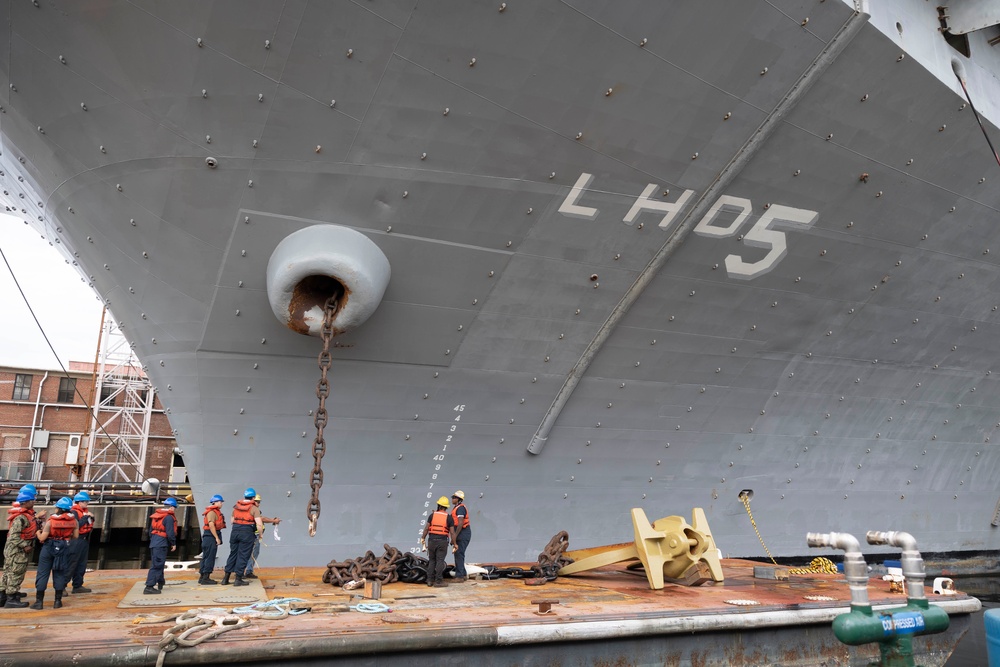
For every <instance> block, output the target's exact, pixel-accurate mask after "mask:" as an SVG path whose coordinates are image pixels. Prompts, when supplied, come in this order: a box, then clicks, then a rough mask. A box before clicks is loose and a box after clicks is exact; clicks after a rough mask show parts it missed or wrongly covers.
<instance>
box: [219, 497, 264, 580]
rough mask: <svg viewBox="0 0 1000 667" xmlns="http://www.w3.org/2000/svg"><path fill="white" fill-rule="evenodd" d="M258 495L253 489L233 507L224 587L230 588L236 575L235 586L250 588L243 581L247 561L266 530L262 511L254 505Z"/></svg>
mask: <svg viewBox="0 0 1000 667" xmlns="http://www.w3.org/2000/svg"><path fill="white" fill-rule="evenodd" d="M256 495H257V491H255V490H254V489H253V488H252V487H251V488H248V489H247V490H246V491H244V492H243V500H240V501H238V502H237V503H236V504H235V505H234V506H233V530H232V532H230V533H229V558H228V559H227V560H226V576H224V577H223V578H222V585H223V586H228V585H229V584H230V583H232V582H230V581H229V578H230V577H231V576H232V575H233V573H234V572H235V573H236V582H235V583H233V585H234V586H249V585H250V584H248V583H247V582H246V581H244V580H243V573H244V572H245V571H246V569H247V561H249V560H250V554H251V553H252V552H253V543H254V540H255V539H256V537H255V535H259V534H260V533H261V532H262V531H263V530H264V523H263V522H262V521H261V519H260V509H258V507H257V505H255V504H254V501H253V499H254V497H255V496H256Z"/></svg>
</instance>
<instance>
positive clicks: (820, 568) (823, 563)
mask: <svg viewBox="0 0 1000 667" xmlns="http://www.w3.org/2000/svg"><path fill="white" fill-rule="evenodd" d="M788 572H789V573H790V574H823V573H826V574H837V566H836V565H835V564H834V562H833V561H832V560H830V559H829V558H824V557H823V556H820V557H819V558H813V559H812V560H811V561H809V565H807V566H806V567H795V568H792V569H790V570H788Z"/></svg>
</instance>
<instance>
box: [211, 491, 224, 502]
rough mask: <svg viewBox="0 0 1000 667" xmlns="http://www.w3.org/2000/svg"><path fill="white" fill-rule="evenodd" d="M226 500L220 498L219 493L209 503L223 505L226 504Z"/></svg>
mask: <svg viewBox="0 0 1000 667" xmlns="http://www.w3.org/2000/svg"><path fill="white" fill-rule="evenodd" d="M225 500H226V499H225V498H223V497H222V496H220V495H219V494H218V493H217V494H215V495H214V496H212V499H211V500H209V501H208V502H210V503H221V502H225Z"/></svg>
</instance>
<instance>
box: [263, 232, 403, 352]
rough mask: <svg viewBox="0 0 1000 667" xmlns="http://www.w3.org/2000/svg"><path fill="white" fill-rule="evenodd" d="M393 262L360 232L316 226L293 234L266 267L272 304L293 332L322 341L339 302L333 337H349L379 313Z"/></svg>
mask: <svg viewBox="0 0 1000 667" xmlns="http://www.w3.org/2000/svg"><path fill="white" fill-rule="evenodd" d="M390 274H391V271H390V267H389V260H388V259H387V258H386V256H385V254H384V253H383V252H382V250H381V249H380V248H379V247H378V246H377V245H375V243H374V242H373V241H372V240H371V239H369V238H368V237H367V236H365V235H364V234H362V233H361V232H358V231H355V230H353V229H350V228H348V227H341V226H339V225H314V226H312V227H305V228H303V229H300V230H298V231H297V232H294V233H292V234H289V235H288V236H286V237H285V238H284V239H282V241H281V243H279V244H278V246H277V247H276V248H275V249H274V252H273V253H271V259H270V260H269V261H268V263H267V300H268V301H269V302H270V304H271V310H272V311H274V316H275V317H277V318H278V321H280V322H281V323H283V324H284V325H285V326H287V327H288V328H289V329H291V330H292V331H295V332H298V333H301V334H306V335H311V336H319V335H320V329H321V327H322V325H323V314H324V308H325V304H326V301H327V299H328V298H329V297H331V296H334V297H336V298H337V299H338V308H337V315H336V317H335V318H334V321H333V329H334V334H340V333H344V332H345V331H350V330H351V329H354V328H356V327H358V326H360V325H361V324H363V323H364V322H365V320H367V319H368V318H369V317H371V315H372V313H374V312H375V309H376V308H378V306H379V303H381V301H382V296H383V295H384V294H385V290H386V287H388V285H389V276H390Z"/></svg>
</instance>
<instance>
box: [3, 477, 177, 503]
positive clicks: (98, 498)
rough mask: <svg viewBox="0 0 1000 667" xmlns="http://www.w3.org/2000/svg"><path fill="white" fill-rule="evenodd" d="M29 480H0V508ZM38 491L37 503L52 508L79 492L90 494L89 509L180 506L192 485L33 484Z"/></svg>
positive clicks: (15, 495) (11, 500)
mask: <svg viewBox="0 0 1000 667" xmlns="http://www.w3.org/2000/svg"><path fill="white" fill-rule="evenodd" d="M28 481H29V480H23V479H7V478H0V507H2V506H4V505H10V504H11V503H13V502H14V501H15V500H16V499H17V492H18V489H20V488H21V487H22V486H24V484H26V483H27V482H28ZM31 483H32V484H34V485H35V488H36V489H37V490H38V496H37V499H36V503H37V504H38V505H52V504H54V503H55V502H56V501H57V500H59V499H60V498H62V497H63V496H69V497H70V498H72V497H73V496H74V495H76V494H77V493H79V492H80V491H86V492H87V493H88V494H90V505H91V506H92V507H93V506H99V505H157V504H160V503H162V502H163V501H164V500H165V499H166V498H167V497H173V498H176V499H177V502H178V503H180V504H183V503H185V502H189V501H188V500H187V497H188V496H190V495H191V485H190V484H187V483H183V484H178V483H172V482H160V483H159V484H155V485H153V484H149V483H140V482H44V481H41V482H36V481H31Z"/></svg>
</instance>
